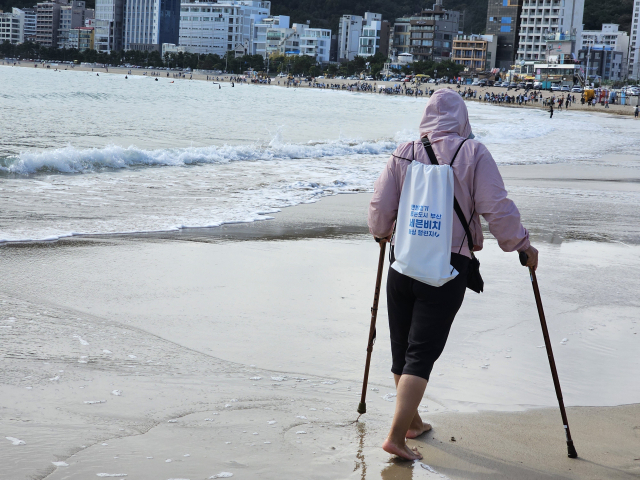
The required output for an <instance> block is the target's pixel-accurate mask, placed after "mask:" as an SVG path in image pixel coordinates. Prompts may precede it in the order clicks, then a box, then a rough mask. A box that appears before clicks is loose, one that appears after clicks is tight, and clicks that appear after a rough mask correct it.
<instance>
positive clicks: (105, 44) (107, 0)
mask: <svg viewBox="0 0 640 480" xmlns="http://www.w3.org/2000/svg"><path fill="white" fill-rule="evenodd" d="M95 18H96V24H95V31H94V48H95V49H96V50H97V51H99V52H103V53H109V52H112V51H119V50H122V36H123V35H122V34H123V22H124V0H96V10H95Z"/></svg>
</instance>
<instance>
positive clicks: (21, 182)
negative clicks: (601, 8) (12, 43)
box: [0, 62, 640, 480]
mask: <svg viewBox="0 0 640 480" xmlns="http://www.w3.org/2000/svg"><path fill="white" fill-rule="evenodd" d="M21 66H23V67H28V65H25V64H24V62H23V65H21ZM30 68H31V69H32V70H35V69H34V68H33V66H31V67H30ZM78 68H79V67H78ZM37 70H38V71H37V72H27V71H26V70H24V69H18V68H15V69H14V68H12V67H7V66H3V67H0V75H2V76H3V77H2V78H3V79H4V78H6V79H9V81H8V82H7V87H6V91H5V92H4V93H3V95H2V96H0V111H1V112H3V113H5V112H10V115H9V114H8V115H0V130H2V131H3V133H4V137H3V139H4V143H3V145H0V204H2V206H3V207H2V209H0V265H1V266H2V267H1V268H2V270H1V272H2V273H1V274H0V362H2V368H1V369H0V399H2V401H1V402H0V433H2V435H0V465H1V466H0V479H2V480H22V479H24V480H27V479H29V480H32V479H39V480H42V479H47V480H61V479H68V480H87V479H91V478H125V479H127V480H129V479H133V480H138V479H139V480H156V479H160V480H169V479H173V480H180V479H181V480H204V479H209V478H231V475H232V476H233V478H237V479H255V478H267V479H278V480H282V479H287V480H288V479H307V478H308V479H327V480H334V479H359V480H364V479H378V478H382V479H385V480H387V479H400V480H409V479H416V480H419V479H441V478H448V479H451V480H458V479H459V480H466V479H481V480H484V479H486V480H493V479H504V480H513V479H531V480H538V479H575V480H583V479H593V480H604V479H606V480H609V479H638V478H640V420H639V419H640V382H638V381H637V380H636V379H637V378H638V372H640V357H638V355H637V352H638V348H639V347H640V334H639V332H638V330H639V329H640V326H639V324H638V321H639V319H640V302H639V301H638V297H637V292H638V291H640V275H638V272H639V271H640V225H639V224H638V220H637V219H638V214H637V212H638V208H639V206H640V156H638V155H637V152H636V145H635V142H636V141H635V133H636V132H635V126H636V125H637V124H636V123H634V120H632V119H630V118H626V117H621V116H617V115H606V114H604V113H603V112H604V109H602V108H601V107H597V108H596V109H595V112H597V113H594V111H593V110H592V111H591V112H579V113H578V112H573V111H570V112H561V113H560V112H559V113H558V116H557V117H556V116H554V120H553V122H550V121H549V120H548V114H545V113H544V112H541V111H539V110H536V109H531V108H529V109H517V108H508V109H501V108H499V107H495V108H494V107H493V106H490V105H484V104H480V103H477V102H470V103H469V104H468V105H469V107H468V108H469V112H470V121H471V123H472V126H473V130H474V132H475V133H476V135H477V136H478V138H479V139H480V141H482V142H483V143H485V145H487V146H488V148H489V149H490V151H491V152H492V154H493V156H494V158H495V159H496V162H497V164H498V166H499V168H500V171H501V173H502V175H503V177H504V179H505V183H506V186H507V189H508V190H509V192H510V197H511V198H512V199H513V200H514V201H515V202H516V204H517V205H518V207H519V209H520V211H521V213H522V219H523V224H524V225H525V226H526V227H527V228H528V229H529V231H530V233H531V238H532V241H533V244H534V245H535V246H536V247H537V248H539V250H540V268H539V270H538V280H539V282H540V288H541V294H542V299H543V303H544V307H545V311H546V314H547V320H548V323H549V330H550V336H551V341H552V345H553V349H554V353H555V358H556V363H557V365H558V372H559V376H560V381H561V383H562V387H563V393H564V400H565V403H566V405H567V407H568V408H567V411H568V416H569V423H570V425H571V432H572V435H573V438H574V442H575V446H576V448H577V451H578V454H579V459H577V460H571V459H568V458H567V455H566V445H565V437H564V432H563V428H562V423H561V418H560V413H559V411H558V408H557V400H556V398H555V394H554V389H553V383H552V380H551V374H550V372H549V365H548V361H547V356H546V352H545V349H544V342H543V338H542V334H541V330H540V324H539V320H538V316H537V311H536V306H535V302H534V298H533V292H532V291H531V283H530V280H529V276H528V273H527V271H526V269H524V268H523V267H521V266H520V264H519V262H518V258H517V255H516V254H515V253H511V254H505V253H503V252H502V251H501V250H500V248H499V247H498V245H497V242H496V241H495V240H494V239H493V238H492V236H491V234H490V232H489V231H488V230H487V229H486V225H485V226H484V228H485V232H484V233H485V237H486V242H485V245H484V249H483V250H482V251H481V252H480V253H479V254H478V257H479V259H480V261H481V263H482V274H483V277H484V279H485V282H486V285H485V292H484V293H483V294H482V295H476V294H474V293H472V292H470V291H468V293H467V297H466V300H465V303H464V305H463V307H462V309H461V311H460V313H459V315H458V317H457V318H456V321H455V322H454V325H453V329H452V331H451V335H450V337H449V342H448V344H447V347H446V349H445V351H444V353H443V355H442V357H441V358H440V360H439V361H438V362H437V363H436V365H435V368H434V370H433V375H432V377H431V380H430V383H429V386H428V387H427V393H426V395H425V397H424V399H423V402H422V404H421V406H420V413H421V415H422V416H423V418H424V419H425V420H427V421H429V422H431V423H432V424H433V426H434V429H433V431H432V432H430V433H428V434H425V435H424V436H422V437H420V438H419V439H417V440H412V441H411V442H410V445H411V446H416V447H417V448H418V449H420V451H421V452H422V454H423V455H424V459H423V460H422V461H421V462H416V463H406V462H398V461H397V460H396V459H394V458H392V457H391V456H390V455H388V454H386V453H384V451H383V450H382V449H381V448H380V445H381V443H382V441H383V440H384V438H385V436H386V434H387V431H388V427H389V424H390V421H391V417H392V415H393V410H394V407H395V397H394V393H395V388H394V384H393V379H392V377H391V373H390V366H391V355H390V345H389V332H388V326H387V315H386V308H387V307H386V299H385V296H384V295H383V296H382V298H381V303H380V313H379V316H378V337H377V342H376V345H375V348H374V351H373V361H372V366H371V375H370V382H369V390H368V396H367V407H368V412H367V414H366V415H364V416H363V417H362V418H360V420H359V421H358V422H356V419H357V413H356V408H357V406H358V402H359V400H360V389H361V381H362V373H363V367H364V361H365V356H366V341H367V334H368V331H369V320H370V308H371V302H372V298H373V289H374V282H375V272H376V267H377V260H378V254H379V250H378V248H379V247H378V245H377V244H376V243H375V242H374V241H373V240H372V239H371V237H370V235H369V234H368V227H367V207H368V203H369V200H370V198H371V185H372V184H373V181H374V180H375V178H376V177H377V175H378V174H379V172H380V170H381V169H382V168H383V166H384V164H385V162H386V159H387V158H388V155H389V154H390V153H391V152H392V151H393V149H395V146H396V145H397V144H398V143H399V142H403V141H407V140H408V139H411V138H415V137H416V135H417V133H418V132H417V130H416V125H417V123H418V122H419V119H420V115H421V113H422V110H423V109H424V102H426V100H427V99H426V98H422V99H411V98H404V97H387V96H385V95H373V94H364V93H361V94H355V93H354V94H350V93H349V92H339V93H338V92H331V91H312V90H310V89H294V90H293V91H291V92H290V91H288V90H287V89H285V88H280V89H271V88H268V87H267V86H255V85H248V86H247V85H242V86H238V85H237V86H236V87H235V88H234V89H232V88H231V86H230V85H228V84H224V85H223V86H222V89H221V90H219V89H218V87H217V85H216V86H215V88H214V86H212V85H207V84H206V83H205V82H201V81H198V82H189V80H185V79H182V80H178V79H176V80H175V84H168V82H169V81H173V79H172V78H171V79H166V78H160V79H159V81H158V82H155V81H152V80H151V79H150V78H139V77H136V78H135V79H130V80H128V82H129V83H128V84H127V87H128V88H122V83H121V79H120V78H118V76H117V75H111V73H113V69H109V70H110V74H109V75H103V74H102V72H101V73H100V77H99V78H97V77H96V76H95V75H94V76H91V74H90V72H89V73H84V72H79V71H77V72H68V71H67V72H65V71H62V72H61V73H58V72H54V71H53V70H52V69H49V70H47V71H42V69H41V68H40V67H38V69H37ZM143 72H144V70H138V71H135V73H136V74H141V73H143ZM118 75H124V73H123V72H120V73H119V74H118ZM194 79H196V76H195V75H194ZM205 79H206V77H205ZM122 81H124V80H122ZM349 83H351V82H349ZM42 85H47V87H48V88H47V89H43V88H41V86H42ZM70 85H72V87H69V86H70ZM156 86H157V87H158V88H155V87H156ZM296 91H297V93H295V92H296ZM614 108H615V107H612V108H611V109H610V110H607V113H610V112H611V113H613V112H614ZM619 108H623V107H619ZM309 112H313V115H312V116H310V115H309ZM363 112H364V113H363ZM291 205H295V206H291ZM195 227H200V228H195ZM121 232H131V233H129V234H124V233H121ZM142 232H147V233H142ZM149 232H153V233H149ZM30 239H40V240H41V241H31V240H30ZM47 239H48V240H47ZM387 263H388V262H387ZM386 268H388V265H387V266H386Z"/></svg>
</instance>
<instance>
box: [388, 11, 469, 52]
mask: <svg viewBox="0 0 640 480" xmlns="http://www.w3.org/2000/svg"><path fill="white" fill-rule="evenodd" d="M436 1H437V3H436V4H435V5H434V6H433V9H432V10H423V11H422V12H420V13H416V14H414V15H411V16H409V17H403V18H398V19H396V21H395V24H394V27H393V39H392V41H391V52H392V55H393V56H398V55H400V54H402V53H410V54H412V55H413V57H414V59H415V61H424V60H433V61H435V62H441V61H444V60H451V58H452V57H451V52H452V50H453V39H454V37H455V36H456V35H458V34H459V33H461V32H459V27H460V19H461V16H462V15H461V14H460V12H456V11H453V10H445V9H444V8H443V6H442V0H436Z"/></svg>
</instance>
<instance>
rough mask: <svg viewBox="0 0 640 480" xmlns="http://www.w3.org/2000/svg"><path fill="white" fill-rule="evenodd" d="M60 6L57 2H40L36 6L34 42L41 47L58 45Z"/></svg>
mask: <svg viewBox="0 0 640 480" xmlns="http://www.w3.org/2000/svg"><path fill="white" fill-rule="evenodd" d="M65 4H66V2H65ZM62 5H63V4H61V3H58V2H41V3H38V4H37V6H36V8H37V18H36V42H38V43H39V44H40V45H42V46H43V47H56V46H57V45H58V25H59V23H60V7H61V6H62Z"/></svg>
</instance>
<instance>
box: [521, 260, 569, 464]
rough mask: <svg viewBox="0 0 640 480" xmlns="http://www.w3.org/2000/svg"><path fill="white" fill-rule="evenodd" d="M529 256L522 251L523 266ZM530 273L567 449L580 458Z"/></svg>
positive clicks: (532, 270)
mask: <svg viewBox="0 0 640 480" xmlns="http://www.w3.org/2000/svg"><path fill="white" fill-rule="evenodd" d="M528 260H529V257H528V256H527V254H526V253H525V252H520V263H521V264H522V266H523V267H526V266H527V261H528ZM529 273H530V275H531V283H532V284H533V294H534V296H535V297H536V305H537V307H538V314H539V315H540V325H542V335H543V337H544V344H545V346H546V347H547V357H549V366H550V367H551V376H552V377H553V385H554V386H555V388H556V396H557V397H558V404H559V405H560V415H561V416H562V423H563V424H564V433H565V435H566V437H567V449H568V451H569V453H568V456H569V458H578V452H576V447H574V446H573V440H571V432H570V431H569V421H568V420H567V412H566V411H565V409H564V400H563V399H562V390H561V389H560V379H559V378H558V371H557V370H556V361H555V360H554V358H553V350H552V349H551V340H550V339H549V330H548V329H547V320H546V319H545V317H544V310H543V309H542V299H541V297H540V289H539V288H538V279H537V278H536V272H535V271H534V269H533V268H531V267H529Z"/></svg>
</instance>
